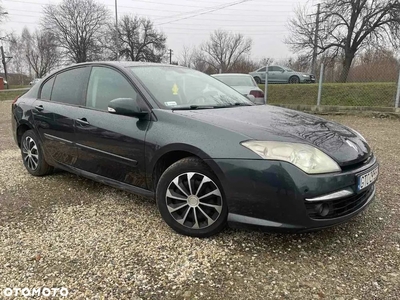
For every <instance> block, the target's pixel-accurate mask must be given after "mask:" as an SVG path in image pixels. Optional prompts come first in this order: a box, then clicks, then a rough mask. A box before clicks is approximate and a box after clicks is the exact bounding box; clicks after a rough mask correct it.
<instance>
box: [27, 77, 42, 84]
mask: <svg viewBox="0 0 400 300" xmlns="http://www.w3.org/2000/svg"><path fill="white" fill-rule="evenodd" d="M40 80H41V78H35V79H33V80H32V81H31V82H29V85H35V84H36V83H38V82H39V81H40Z"/></svg>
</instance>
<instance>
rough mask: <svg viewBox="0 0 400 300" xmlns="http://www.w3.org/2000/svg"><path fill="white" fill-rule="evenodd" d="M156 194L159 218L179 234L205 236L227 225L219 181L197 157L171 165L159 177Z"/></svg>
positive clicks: (226, 208) (225, 205)
mask: <svg viewBox="0 0 400 300" xmlns="http://www.w3.org/2000/svg"><path fill="white" fill-rule="evenodd" d="M156 198H157V205H158V209H159V211H160V213H161V216H162V218H163V219H164V221H165V222H166V223H167V224H168V225H169V226H170V227H171V228H172V229H173V230H175V231H176V232H178V233H180V234H183V235H188V236H193V237H199V238H205V237H209V236H212V235H215V234H217V233H218V232H220V231H221V230H222V229H223V228H224V227H225V225H226V222H227V215H228V207H227V204H226V201H225V196H224V193H223V190H222V188H221V185H220V184H219V181H218V179H217V177H216V176H215V174H214V173H213V172H212V171H211V170H210V169H209V167H208V166H207V165H206V164H205V163H204V162H203V161H201V160H200V159H198V158H195V157H188V158H184V159H181V160H179V161H177V162H176V163H174V164H173V165H171V166H170V167H169V168H168V169H167V170H166V171H165V172H164V173H163V174H162V176H161V177H160V180H159V182H158V184H157V191H156Z"/></svg>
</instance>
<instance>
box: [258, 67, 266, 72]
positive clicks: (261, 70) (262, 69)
mask: <svg viewBox="0 0 400 300" xmlns="http://www.w3.org/2000/svg"><path fill="white" fill-rule="evenodd" d="M266 69H267V68H266V67H264V68H261V69H259V70H258V71H257V72H265V70H266Z"/></svg>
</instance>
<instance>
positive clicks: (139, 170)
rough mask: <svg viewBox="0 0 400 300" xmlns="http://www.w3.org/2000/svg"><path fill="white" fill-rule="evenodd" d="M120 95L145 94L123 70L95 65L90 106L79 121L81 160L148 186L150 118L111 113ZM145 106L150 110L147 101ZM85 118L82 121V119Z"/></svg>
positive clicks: (109, 175) (84, 167) (91, 167)
mask: <svg viewBox="0 0 400 300" xmlns="http://www.w3.org/2000/svg"><path fill="white" fill-rule="evenodd" d="M117 98H132V99H138V100H139V101H141V100H140V99H141V96H140V95H139V94H138V92H137V90H136V89H135V88H134V87H133V86H132V85H131V83H130V81H129V80H128V79H127V78H126V77H125V75H124V74H123V73H121V72H120V71H119V70H117V69H114V68H111V67H106V66H94V67H93V68H92V72H91V75H90V80H89V84H88V89H87V97H86V106H85V107H84V108H80V110H79V116H78V121H77V123H76V129H75V130H76V142H77V147H78V157H79V158H78V161H77V164H76V166H77V167H78V168H79V169H81V170H84V171H87V172H90V173H93V174H97V175H100V176H103V177H107V178H109V179H114V180H117V181H119V182H123V183H126V184H130V185H134V186H137V187H141V188H146V187H147V185H146V176H145V172H146V169H145V163H144V140H145V135H146V130H147V128H148V126H149V124H150V121H149V120H139V119H138V118H136V117H131V116H122V115H115V114H112V113H109V112H108V111H107V108H108V103H109V102H110V101H111V100H113V99H117ZM142 105H143V106H144V108H146V109H147V110H149V111H150V109H149V108H148V107H146V104H145V103H144V101H142ZM79 120H82V121H79Z"/></svg>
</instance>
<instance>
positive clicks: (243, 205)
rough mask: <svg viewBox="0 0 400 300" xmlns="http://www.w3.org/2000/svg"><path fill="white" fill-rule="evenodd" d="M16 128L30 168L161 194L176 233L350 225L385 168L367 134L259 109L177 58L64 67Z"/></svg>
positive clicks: (20, 108) (40, 87)
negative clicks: (172, 62) (176, 63)
mask: <svg viewBox="0 0 400 300" xmlns="http://www.w3.org/2000/svg"><path fill="white" fill-rule="evenodd" d="M12 129H13V134H14V139H15V141H16V143H17V145H18V146H19V148H20V150H21V155H22V162H23V164H24V166H25V168H26V170H27V171H28V172H29V173H30V174H32V175H34V176H44V175H48V174H50V173H51V172H52V171H53V170H54V168H58V169H62V170H65V171H68V172H71V173H74V174H77V175H79V176H84V177H87V178H90V179H92V180H95V181H99V182H102V183H104V184H108V185H111V186H114V187H117V188H120V189H124V190H127V191H130V192H133V193H135V194H139V195H144V196H148V197H154V198H155V199H156V202H157V206H158V208H159V211H160V214H161V216H162V218H163V219H164V220H165V222H166V223H167V224H168V225H169V226H170V227H171V228H172V229H174V230H175V231H177V232H178V233H181V234H184V235H189V236H195V237H208V236H211V235H214V234H216V233H218V232H219V231H221V230H222V229H223V228H224V226H225V225H226V224H229V225H231V226H242V227H243V226H244V227H252V228H258V229H264V230H267V231H290V232H303V231H313V230H317V229H321V228H326V227H330V226H333V225H337V224H340V223H343V222H346V221H348V220H349V219H351V218H353V217H354V216H356V215H358V214H359V213H360V212H361V211H363V210H364V209H365V208H366V207H367V206H368V204H370V203H371V201H372V200H373V198H374V195H375V182H376V180H377V178H378V173H379V169H378V168H379V166H378V162H377V159H376V157H375V156H374V154H373V153H372V151H371V148H370V146H369V145H368V143H367V142H366V140H365V139H364V138H363V137H362V136H361V134H359V133H358V132H357V131H355V130H353V129H350V128H348V127H346V126H343V125H339V124H337V123H333V122H329V121H327V120H324V119H322V118H319V117H316V116H313V115H308V114H305V113H301V112H297V111H293V110H288V109H283V108H278V107H274V106H268V105H262V106H256V105H254V104H253V103H252V102H251V101H249V100H248V99H247V98H246V97H244V96H243V95H242V94H240V93H239V92H237V91H235V90H234V89H232V88H230V87H229V86H227V85H225V84H223V83H222V82H220V81H219V80H217V79H215V78H212V77H210V76H208V75H205V74H203V73H201V72H198V71H195V70H191V69H187V68H183V67H178V66H171V65H161V64H150V63H133V62H108V63H105V62H97V63H96V62H93V63H84V64H77V65H73V66H70V67H67V68H64V69H62V70H58V71H56V72H54V73H53V74H51V75H49V76H48V77H47V78H44V79H43V80H42V81H41V82H40V83H38V84H36V85H34V86H33V87H32V88H31V89H30V90H29V91H28V92H27V93H25V94H24V95H22V96H20V97H19V98H17V99H16V100H15V101H14V102H13V104H12ZM71 184H72V183H71Z"/></svg>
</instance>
